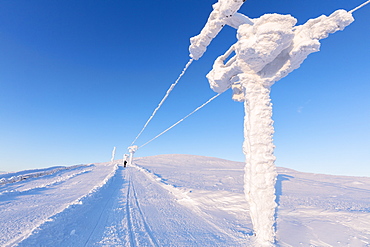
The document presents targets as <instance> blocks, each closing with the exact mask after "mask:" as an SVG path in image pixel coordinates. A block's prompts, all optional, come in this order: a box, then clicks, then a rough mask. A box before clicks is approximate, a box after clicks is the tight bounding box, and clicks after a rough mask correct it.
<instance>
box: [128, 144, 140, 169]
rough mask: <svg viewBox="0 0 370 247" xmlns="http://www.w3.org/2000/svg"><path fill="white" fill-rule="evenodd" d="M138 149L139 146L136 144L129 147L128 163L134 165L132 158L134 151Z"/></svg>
mask: <svg viewBox="0 0 370 247" xmlns="http://www.w3.org/2000/svg"><path fill="white" fill-rule="evenodd" d="M137 149H138V146H136V145H133V146H130V147H128V151H129V153H130V158H129V161H128V165H132V159H133V157H134V153H135V152H136V151H137Z"/></svg>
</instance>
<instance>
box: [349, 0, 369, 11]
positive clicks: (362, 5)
mask: <svg viewBox="0 0 370 247" xmlns="http://www.w3.org/2000/svg"><path fill="white" fill-rule="evenodd" d="M368 3H370V0H368V1H366V2H364V3H363V4H361V5H359V6H358V7H356V8H354V9H352V10H351V11H349V13H350V14H352V13H353V12H355V11H356V10H358V9H360V8H362V7H364V6H365V5H366V4H368Z"/></svg>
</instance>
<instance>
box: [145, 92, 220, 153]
mask: <svg viewBox="0 0 370 247" xmlns="http://www.w3.org/2000/svg"><path fill="white" fill-rule="evenodd" d="M220 95H221V93H219V94H216V95H215V96H213V97H212V98H210V99H209V100H207V101H206V102H205V103H204V104H203V105H201V106H199V107H198V108H196V109H195V110H194V111H192V112H191V113H189V114H188V115H186V116H185V117H184V118H182V119H180V120H179V121H177V122H176V123H174V124H173V125H172V126H170V127H169V128H167V129H166V130H164V131H163V132H161V133H160V134H158V135H157V136H156V137H154V138H153V139H151V140H149V141H147V142H146V143H144V144H143V145H141V146H140V147H139V148H142V147H144V146H145V145H147V144H149V143H150V142H152V141H154V140H155V139H157V138H158V137H160V136H161V135H163V134H164V133H166V132H167V131H169V130H170V129H172V128H173V127H175V126H176V125H178V124H179V123H181V122H182V121H184V120H185V119H187V118H188V117H190V116H191V115H193V114H194V113H195V112H197V111H198V110H200V109H201V108H203V107H204V106H206V105H207V104H208V103H210V102H211V101H212V100H214V99H215V98H217V97H218V96H220Z"/></svg>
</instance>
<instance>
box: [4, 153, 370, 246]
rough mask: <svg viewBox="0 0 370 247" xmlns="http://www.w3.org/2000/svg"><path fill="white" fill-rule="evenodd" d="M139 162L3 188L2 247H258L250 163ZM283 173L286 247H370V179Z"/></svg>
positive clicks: (280, 218)
mask: <svg viewBox="0 0 370 247" xmlns="http://www.w3.org/2000/svg"><path fill="white" fill-rule="evenodd" d="M134 164H135V166H134V167H127V168H126V169H124V168H122V167H117V166H116V165H115V164H114V163H112V162H109V163H102V164H94V165H91V164H90V165H87V166H75V167H73V168H71V169H63V170H59V171H57V172H54V173H52V174H48V175H45V176H41V177H37V178H29V179H26V180H23V181H19V182H14V183H7V184H3V185H0V189H1V191H3V192H5V191H7V192H5V193H3V194H1V195H0V217H1V221H0V246H16V245H18V246H32V247H33V246H179V247H180V246H184V247H185V246H186V247H188V246H221V247H229V246H233V247H234V246H235V247H237V246H251V240H252V239H253V237H252V224H251V218H250V217H249V216H248V215H249V208H248V204H247V201H246V199H245V197H244V192H243V181H244V178H243V176H244V172H243V167H244V163H241V162H232V161H227V160H222V159H217V158H210V157H201V156H192V155H159V156H153V157H144V158H136V159H135V160H134ZM58 169H59V168H58ZM50 170H53V169H43V170H42V171H38V173H43V171H45V172H46V173H43V174H47V173H49V171H50ZM29 173H34V171H32V172H27V171H26V172H19V173H16V174H5V175H3V174H1V175H0V178H5V177H9V176H10V177H11V176H18V175H20V174H22V175H27V174H29ZM278 173H279V175H278V180H277V184H276V190H277V200H276V202H277V204H278V205H279V206H278V211H277V227H276V228H277V243H278V245H279V246H283V247H292V246H293V247H295V246H313V247H322V246H351V247H365V246H369V245H370V229H369V227H368V226H369V225H370V201H369V199H368V198H370V178H366V177H364V178H361V177H344V176H328V175H320V174H308V173H301V172H296V171H293V170H290V169H284V168H278Z"/></svg>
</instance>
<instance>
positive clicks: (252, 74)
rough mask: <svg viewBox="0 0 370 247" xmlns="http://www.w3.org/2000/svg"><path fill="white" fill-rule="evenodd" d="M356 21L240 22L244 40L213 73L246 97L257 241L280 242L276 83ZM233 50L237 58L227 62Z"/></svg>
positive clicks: (249, 193)
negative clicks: (274, 112) (274, 106)
mask: <svg viewBox="0 0 370 247" xmlns="http://www.w3.org/2000/svg"><path fill="white" fill-rule="evenodd" d="M353 20H354V19H353V17H352V15H351V13H349V12H347V11H345V10H337V11H335V12H334V13H333V14H331V15H330V16H329V17H327V16H320V17H318V18H316V19H311V20H309V21H307V22H306V23H305V24H304V25H301V26H294V25H295V24H296V19H295V18H293V17H292V16H290V15H278V14H266V15H263V16H261V17H260V18H258V19H254V20H253V25H250V24H243V25H240V26H239V28H238V35H237V37H238V42H237V43H235V44H234V45H233V46H232V47H231V48H230V49H229V51H227V52H226V54H224V55H222V56H220V57H219V58H217V59H216V61H215V63H214V65H213V69H212V70H211V71H210V72H209V73H208V75H207V78H208V80H209V83H210V86H211V88H212V89H213V90H214V91H215V92H217V93H222V92H223V91H225V90H227V89H228V88H229V87H230V86H231V87H232V88H233V90H234V92H233V93H234V95H233V99H236V100H237V101H242V102H244V106H245V118H244V137H245V139H244V143H243V152H244V154H245V156H246V165H245V176H244V192H245V197H246V199H247V201H248V203H249V207H250V210H249V212H250V216H251V219H252V223H253V231H254V233H255V236H256V237H255V246H258V247H260V246H273V245H274V242H275V229H274V223H275V218H274V214H275V209H276V202H275V198H276V197H275V182H276V176H277V173H276V168H275V165H274V161H275V156H274V145H273V139H272V136H273V133H274V128H273V121H272V104H271V100H270V87H271V86H272V85H273V84H274V82H276V81H278V80H280V79H281V78H283V77H285V76H287V75H288V74H289V73H290V72H291V71H293V70H294V69H297V68H298V67H299V66H300V65H301V63H302V62H303V61H304V60H305V59H306V58H307V56H308V55H309V54H310V53H312V52H316V51H319V48H320V42H319V40H320V39H323V38H326V37H327V36H328V35H329V34H330V33H334V32H336V31H338V30H343V29H344V28H345V27H346V26H347V25H349V24H350V23H352V22H353ZM233 51H235V54H236V55H235V57H233V58H231V59H230V60H229V61H228V62H227V63H225V61H226V59H227V57H228V56H230V54H231V53H232V52H233Z"/></svg>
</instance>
